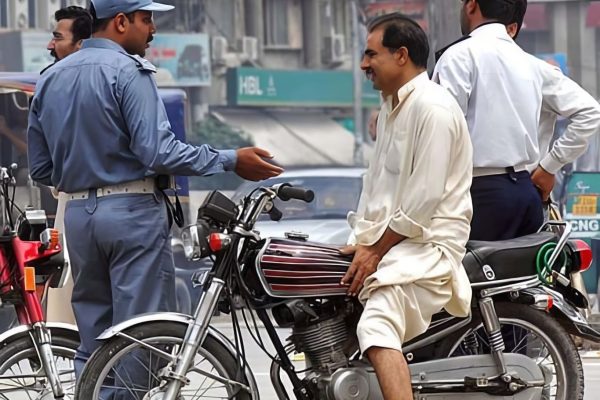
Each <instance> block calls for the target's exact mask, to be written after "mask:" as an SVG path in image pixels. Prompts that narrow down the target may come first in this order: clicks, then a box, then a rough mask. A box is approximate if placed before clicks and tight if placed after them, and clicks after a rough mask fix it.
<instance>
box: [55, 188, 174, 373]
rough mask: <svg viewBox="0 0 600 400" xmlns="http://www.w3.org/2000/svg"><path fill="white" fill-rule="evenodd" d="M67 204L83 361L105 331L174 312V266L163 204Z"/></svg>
mask: <svg viewBox="0 0 600 400" xmlns="http://www.w3.org/2000/svg"><path fill="white" fill-rule="evenodd" d="M90 194H91V195H90V198H89V199H86V200H71V201H69V202H68V203H67V208H66V212H65V226H66V234H67V245H68V248H69V256H70V259H71V265H72V269H73V278H74V285H75V286H74V288H73V298H72V303H73V310H74V312H75V318H76V319H77V326H78V328H79V335H80V337H81V345H80V347H79V349H78V351H77V354H76V358H75V370H76V373H77V375H78V376H79V374H80V372H81V369H82V366H83V363H84V362H85V361H86V360H87V358H88V357H89V356H90V354H91V353H92V352H93V351H94V350H96V348H98V346H99V345H100V343H99V342H97V341H96V337H97V336H98V335H100V334H101V333H102V332H104V330H105V329H108V328H109V327H111V326H113V325H116V324H118V323H119V322H123V321H125V320H127V319H129V318H132V317H134V316H136V315H139V314H143V313H148V312H158V311H175V303H176V300H175V268H174V265H173V256H172V253H171V241H170V231H169V226H168V221H167V211H166V207H165V204H164V200H163V199H162V198H161V197H158V196H157V195H152V194H128V195H113V196H106V197H101V198H96V197H95V195H94V194H93V191H91V193H90Z"/></svg>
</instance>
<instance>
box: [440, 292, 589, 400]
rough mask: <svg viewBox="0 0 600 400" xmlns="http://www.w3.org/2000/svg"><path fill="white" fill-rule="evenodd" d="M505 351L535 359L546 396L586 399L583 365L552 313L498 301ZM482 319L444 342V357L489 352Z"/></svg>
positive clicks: (550, 398) (558, 399) (562, 399)
mask: <svg viewBox="0 0 600 400" xmlns="http://www.w3.org/2000/svg"><path fill="white" fill-rule="evenodd" d="M495 307H496V313H497V315H498V318H499V319H500V324H501V326H502V336H503V338H504V342H505V345H506V350H505V352H506V353H519V354H524V355H527V356H529V357H531V358H532V359H534V360H535V361H536V363H537V364H538V366H539V367H540V368H541V369H542V372H543V373H544V376H545V377H546V379H547V382H549V384H547V385H546V387H545V388H544V397H543V399H544V400H583V388H584V381H583V366H582V364H581V359H580V357H579V353H578V352H577V348H576V347H575V345H574V343H573V341H572V340H571V336H570V335H569V334H567V332H566V331H565V330H564V329H563V328H562V327H561V326H560V324H559V323H558V321H556V319H554V318H553V317H552V316H550V315H549V314H547V313H545V312H542V311H539V310H536V309H534V308H532V307H530V306H527V305H524V304H516V303H496V304H495ZM489 348H490V347H489V343H488V339H487V335H486V333H485V329H484V328H483V325H482V323H481V319H478V320H475V318H474V321H473V323H472V324H471V326H469V327H468V328H467V330H463V331H462V332H461V333H459V334H458V335H456V336H453V338H452V339H449V340H446V341H445V343H444V345H443V346H442V356H443V357H456V356H462V355H467V354H485V353H489Z"/></svg>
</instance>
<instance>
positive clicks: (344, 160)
mask: <svg viewBox="0 0 600 400" xmlns="http://www.w3.org/2000/svg"><path fill="white" fill-rule="evenodd" d="M216 114H218V115H220V116H221V117H222V118H223V119H224V120H225V122H226V123H227V124H228V125H230V126H232V127H234V128H238V129H241V130H243V131H244V132H246V133H248V134H249V135H250V136H251V137H252V139H253V141H254V143H255V145H256V146H258V147H262V148H265V149H267V150H269V151H270V152H271V153H273V155H274V156H275V161H276V162H277V163H278V164H280V165H282V166H284V167H299V166H325V165H340V166H344V165H353V149H354V136H353V135H352V133H351V132H349V131H348V130H346V129H345V128H344V127H343V126H341V125H340V124H339V123H337V122H336V121H334V120H333V119H332V118H331V117H330V116H328V115H327V114H325V113H322V112H309V111H307V112H301V111H263V110H244V109H235V108H229V109H219V110H218V111H216ZM368 152H369V149H367V153H368Z"/></svg>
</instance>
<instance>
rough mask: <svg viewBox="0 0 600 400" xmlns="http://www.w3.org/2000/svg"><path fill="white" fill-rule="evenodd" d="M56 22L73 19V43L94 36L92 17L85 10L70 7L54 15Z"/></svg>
mask: <svg viewBox="0 0 600 400" xmlns="http://www.w3.org/2000/svg"><path fill="white" fill-rule="evenodd" d="M54 19H56V22H58V21H61V20H63V19H72V20H73V25H71V33H72V34H73V43H77V42H79V41H80V40H83V39H89V38H90V36H92V16H91V15H90V13H89V11H87V10H86V9H85V8H81V7H77V6H69V7H65V8H61V9H60V10H57V11H56V12H55V13H54Z"/></svg>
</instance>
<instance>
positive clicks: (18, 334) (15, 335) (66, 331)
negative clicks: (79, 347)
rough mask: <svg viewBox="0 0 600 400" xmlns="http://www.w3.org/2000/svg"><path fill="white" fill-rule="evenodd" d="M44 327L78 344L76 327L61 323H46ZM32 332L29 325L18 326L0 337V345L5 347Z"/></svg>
mask: <svg viewBox="0 0 600 400" xmlns="http://www.w3.org/2000/svg"><path fill="white" fill-rule="evenodd" d="M46 327H47V328H48V329H49V330H50V333H51V334H52V333H54V334H56V335H61V336H63V337H66V338H69V339H73V340H74V341H77V342H79V332H78V331H77V327H76V326H75V325H71V324H65V323H62V322H46ZM31 331H32V329H31V326H30V325H19V326H16V327H14V328H12V329H9V330H8V331H6V332H3V333H2V334H1V335H0V344H2V345H6V344H8V343H11V342H14V341H15V340H17V339H19V338H22V337H24V336H27V335H29V334H30V332H31Z"/></svg>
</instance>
